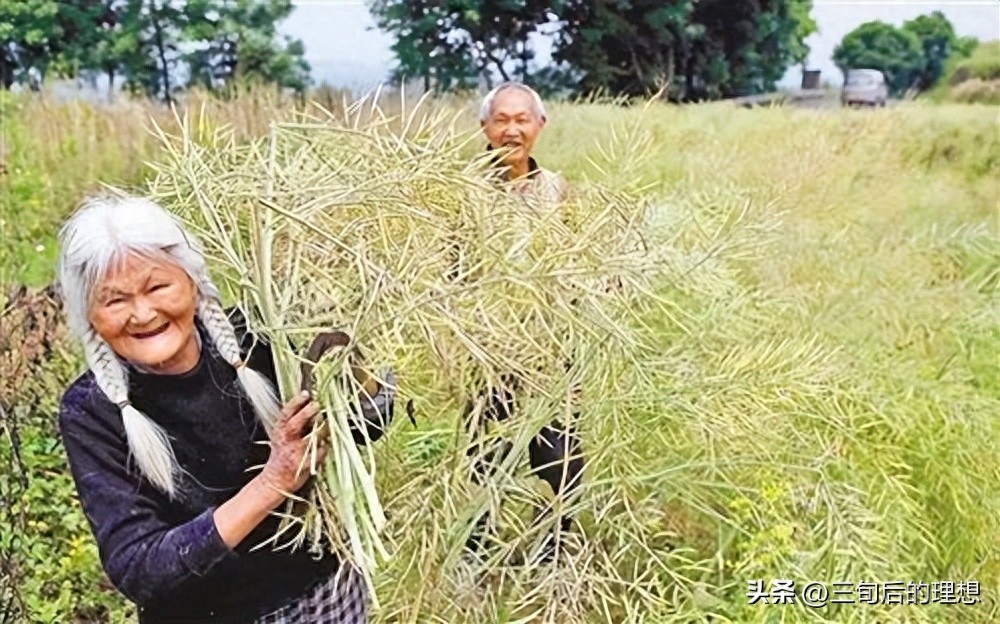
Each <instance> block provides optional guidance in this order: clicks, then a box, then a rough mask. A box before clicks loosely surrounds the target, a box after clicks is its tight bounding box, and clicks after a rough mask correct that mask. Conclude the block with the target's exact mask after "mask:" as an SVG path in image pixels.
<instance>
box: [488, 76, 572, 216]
mask: <svg viewBox="0 0 1000 624" xmlns="http://www.w3.org/2000/svg"><path fill="white" fill-rule="evenodd" d="M545 120H546V117H545V105H544V104H542V98H540V97H539V96H538V93H536V92H535V90H534V89H532V88H531V87H529V86H527V85H523V84H521V83H518V82H508V83H504V84H502V85H500V86H499V87H497V88H495V89H493V90H492V91H490V92H489V93H488V94H487V95H486V97H485V98H483V103H482V106H481V107H480V109H479V125H480V126H481V127H482V129H483V133H484V134H485V135H486V138H487V140H489V144H488V145H487V147H486V149H488V150H503V153H502V154H501V155H500V156H498V158H497V165H498V166H501V167H504V168H505V171H504V172H503V174H502V175H503V178H504V179H505V180H507V181H509V182H511V183H512V185H511V188H512V190H513V191H514V192H515V193H520V194H527V193H532V194H534V195H536V196H537V197H538V198H539V199H541V200H542V201H546V202H553V203H558V202H560V201H562V200H563V199H565V196H566V181H565V180H563V179H562V176H560V175H559V174H557V173H555V172H552V171H549V170H548V169H542V168H540V167H539V166H538V163H537V162H536V161H535V159H534V158H533V157H532V156H531V150H532V148H533V147H534V146H535V140H536V139H537V138H538V135H539V134H541V132H542V129H543V128H545Z"/></svg>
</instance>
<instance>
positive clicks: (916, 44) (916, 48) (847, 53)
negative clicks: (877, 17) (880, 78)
mask: <svg viewBox="0 0 1000 624" xmlns="http://www.w3.org/2000/svg"><path fill="white" fill-rule="evenodd" d="M833 62H834V63H836V65H837V67H839V68H840V70H841V71H842V72H844V75H845V76H846V75H847V71H848V70H850V69H855V68H858V69H862V68H864V69H877V70H879V71H881V72H882V73H883V74H884V75H885V79H886V83H887V84H888V86H889V91H890V93H893V94H900V93H903V92H904V91H906V90H907V89H909V88H910V87H911V86H913V85H914V84H915V83H916V82H917V81H918V80H919V77H920V76H921V74H922V72H923V71H924V68H925V67H926V62H925V60H924V53H923V49H922V47H921V45H920V39H919V38H918V37H917V36H916V35H915V34H913V33H912V32H909V31H906V30H901V29H898V28H895V27H894V26H892V25H891V24H886V23H885V22H881V21H874V22H866V23H864V24H862V25H860V26H858V27H857V28H855V29H854V30H852V31H851V32H849V33H847V34H846V35H845V36H844V39H843V40H842V41H841V42H840V43H839V44H838V45H837V47H836V48H834V50H833Z"/></svg>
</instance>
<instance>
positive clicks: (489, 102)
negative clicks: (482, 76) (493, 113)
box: [479, 81, 545, 121]
mask: <svg viewBox="0 0 1000 624" xmlns="http://www.w3.org/2000/svg"><path fill="white" fill-rule="evenodd" d="M507 89H519V90H521V91H524V92H525V93H527V94H529V95H531V99H532V100H534V104H535V113H536V114H537V115H538V116H539V117H540V118H541V119H542V120H545V104H543V103H542V98H541V96H539V95H538V92H537V91H535V90H534V89H532V88H531V87H529V86H528V85H526V84H524V83H523V82H515V81H511V82H505V83H503V84H501V85H499V86H497V87H495V88H494V89H493V90H492V91H490V92H489V93H487V94H486V97H484V98H483V104H482V106H480V107H479V121H486V120H487V119H489V118H490V109H491V108H492V107H493V99H494V98H495V97H496V96H497V94H498V93H500V92H501V91H506V90H507Z"/></svg>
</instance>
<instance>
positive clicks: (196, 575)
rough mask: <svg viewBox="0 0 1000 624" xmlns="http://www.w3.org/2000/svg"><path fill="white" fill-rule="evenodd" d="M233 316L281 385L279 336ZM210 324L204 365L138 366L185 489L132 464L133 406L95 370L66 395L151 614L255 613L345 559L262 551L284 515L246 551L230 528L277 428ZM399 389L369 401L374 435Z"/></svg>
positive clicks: (94, 505)
mask: <svg viewBox="0 0 1000 624" xmlns="http://www.w3.org/2000/svg"><path fill="white" fill-rule="evenodd" d="M231 317H232V318H233V321H234V325H236V326H237V334H238V335H239V336H241V342H242V346H243V349H244V359H245V360H246V361H247V362H248V365H249V366H250V367H252V368H253V369H254V370H257V371H259V372H261V373H262V374H264V375H265V376H266V377H268V378H270V379H271V380H272V383H276V380H275V371H274V365H273V361H272V359H271V351H270V348H269V346H268V345H267V344H266V343H264V342H262V341H257V342H256V344H254V341H253V338H252V336H251V335H249V334H247V333H246V332H245V330H244V329H243V328H244V327H245V326H244V324H243V319H242V315H240V314H239V313H233V314H231ZM198 330H199V331H200V332H201V334H202V344H203V345H204V348H202V352H201V357H200V359H199V362H198V364H197V366H196V367H195V368H194V369H193V370H192V371H190V372H188V373H185V374H182V375H152V374H144V373H142V372H139V371H138V370H135V369H134V368H131V367H129V398H130V400H131V401H132V404H133V405H134V406H135V407H136V408H137V409H139V410H140V411H141V412H143V413H144V414H146V415H147V416H149V417H150V418H152V419H153V420H154V421H156V422H157V423H158V424H160V425H161V426H162V427H163V428H164V429H165V430H166V431H167V433H168V435H169V436H170V438H171V445H172V448H173V450H174V453H175V454H176V456H177V460H178V463H179V464H180V466H181V467H182V468H183V471H184V475H183V476H182V477H181V478H180V479H179V481H178V485H179V489H180V492H181V496H180V497H178V499H175V500H173V501H171V500H169V499H168V498H167V496H166V495H165V494H163V493H161V492H160V491H159V490H157V489H155V488H153V487H152V486H151V485H150V484H149V483H148V482H147V481H145V480H144V479H142V478H141V477H140V476H139V473H138V472H137V469H135V468H134V467H133V466H132V465H131V463H130V458H129V451H128V444H127V442H126V439H125V431H124V428H123V426H122V418H121V413H120V411H119V409H118V407H117V406H116V405H114V404H113V403H111V401H110V400H109V399H108V398H107V396H105V395H104V393H103V392H102V391H101V390H100V389H99V388H98V387H97V384H96V382H95V381H94V376H93V374H92V373H91V372H89V371H88V372H87V373H85V374H84V375H82V376H81V377H79V378H78V379H77V380H76V381H74V382H73V383H72V385H70V387H69V389H68V390H67V391H66V393H65V394H64V395H63V398H62V402H61V404H60V414H59V428H60V432H61V434H62V439H63V443H64V445H65V447H66V453H67V456H68V458H69V465H70V469H71V471H72V474H73V479H74V481H75V483H76V489H77V493H78V495H79V498H80V501H81V503H82V505H83V510H84V513H85V514H86V516H87V519H88V521H89V522H90V525H91V528H92V530H93V533H94V537H95V538H96V540H97V545H98V549H99V551H100V557H101V563H102V564H103V566H104V570H105V572H106V573H107V575H108V577H109V578H110V579H111V582H112V583H114V585H115V587H117V588H118V590H119V591H121V592H122V593H123V594H124V595H125V596H126V597H128V599H129V600H131V601H132V602H134V603H135V604H136V605H137V606H138V608H139V619H140V622H143V623H157V622H185V623H187V624H195V623H200V622H227V623H228V622H251V621H253V620H254V619H255V618H257V617H259V616H261V615H263V614H266V613H269V612H271V611H273V610H275V609H278V608H280V607H282V606H284V605H285V604H287V603H289V602H291V601H292V600H294V599H295V598H297V597H298V596H300V595H302V594H303V593H304V592H306V591H307V590H308V589H309V588H310V587H311V586H312V585H314V584H316V583H318V582H321V581H323V580H325V579H326V578H327V577H328V576H329V575H330V574H332V573H333V572H335V571H336V570H337V569H338V567H339V563H338V561H337V560H336V559H335V558H334V557H332V556H330V555H329V554H327V555H325V556H323V557H322V558H318V559H317V558H315V557H314V555H313V554H311V553H308V552H306V551H305V550H304V549H300V550H298V551H296V552H288V550H282V551H279V552H275V551H273V550H272V549H271V548H270V547H269V546H264V547H262V548H260V549H257V550H255V551H254V552H251V549H252V548H253V547H254V546H256V545H258V544H260V543H262V542H264V541H266V540H267V539H268V538H270V537H272V536H273V535H274V533H275V531H276V529H277V526H278V524H277V523H278V520H277V519H276V518H274V517H271V518H268V519H267V520H265V521H264V522H263V523H261V525H260V526H258V527H257V528H256V529H255V530H254V531H253V532H252V533H251V534H250V535H249V536H248V537H247V538H246V539H245V540H243V542H242V543H241V544H239V545H238V546H237V547H236V549H234V550H230V549H229V548H228V547H227V546H226V544H225V543H224V542H223V541H222V538H221V537H220V536H219V533H218V531H217V530H216V528H215V522H214V521H213V518H212V514H213V512H214V511H215V509H216V508H217V507H218V506H219V505H220V504H222V503H223V502H225V501H226V500H227V499H229V498H231V497H232V496H233V495H234V494H236V492H237V491H239V489H240V488H242V487H243V486H244V485H245V484H246V483H247V482H249V481H250V479H251V478H253V476H254V475H255V474H256V472H257V471H258V470H259V468H260V466H262V465H263V464H264V463H265V462H266V461H267V456H268V447H267V446H266V444H263V442H265V441H266V440H267V436H266V433H265V432H264V430H263V427H262V426H261V425H260V424H259V422H258V420H257V418H256V416H255V415H254V411H253V407H252V406H251V405H250V403H249V401H248V400H247V399H246V398H245V396H244V394H243V393H242V391H241V387H240V385H239V382H238V380H237V378H236V371H235V369H233V367H232V366H231V365H230V364H229V363H227V362H226V361H225V360H224V359H223V358H222V357H221V356H220V355H219V353H218V352H217V351H216V349H215V347H214V345H213V344H212V341H211V340H210V339H209V338H208V336H207V335H206V334H205V331H204V328H203V327H202V326H201V324H200V323H198ZM251 345H254V346H253V349H252V351H251V350H250V346H251ZM248 352H249V353H248ZM392 397H393V393H392V392H391V391H390V390H389V389H388V388H386V387H383V389H382V390H381V391H380V396H377V397H375V399H376V401H375V403H376V405H375V406H371V405H369V406H368V409H365V410H364V411H365V414H364V416H365V419H366V424H367V429H368V434H369V436H370V438H371V439H373V440H374V439H377V438H378V437H379V436H380V435H381V433H382V423H386V424H387V423H388V421H389V419H390V418H391V415H392ZM376 423H377V424H376ZM358 433H359V432H358Z"/></svg>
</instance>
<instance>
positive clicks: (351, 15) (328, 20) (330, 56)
mask: <svg viewBox="0 0 1000 624" xmlns="http://www.w3.org/2000/svg"><path fill="white" fill-rule="evenodd" d="M294 4H295V6H296V9H295V11H294V12H293V13H292V15H291V16H290V17H289V18H288V19H287V20H286V21H285V22H284V24H283V28H282V30H283V31H284V32H285V33H287V34H289V35H292V36H293V37H297V38H299V39H301V40H302V41H303V43H305V46H306V59H307V60H308V61H309V63H310V64H311V65H312V68H313V70H312V73H313V79H314V80H315V81H316V82H317V83H320V82H327V83H329V84H331V85H333V86H338V87H349V88H352V89H355V90H365V89H370V88H372V87H374V86H375V85H377V84H378V83H379V82H380V81H384V80H386V78H387V76H388V74H389V72H390V71H391V69H392V67H393V64H394V60H393V55H392V51H391V50H390V49H389V46H390V45H391V43H392V39H391V38H390V37H389V36H388V35H387V34H386V33H384V32H381V31H379V30H377V29H375V26H374V23H373V21H372V18H371V15H370V14H369V13H368V8H367V6H366V4H365V3H364V2H362V0H296V1H295V3H294ZM935 10H938V11H941V12H942V13H944V14H945V15H946V16H947V17H948V19H949V20H950V21H951V23H952V24H953V25H954V26H955V30H956V31H957V32H958V34H959V35H960V36H966V35H969V36H973V37H976V38H978V39H980V40H983V41H989V40H994V39H1000V0H938V1H936V2H934V1H929V0H813V11H812V15H813V19H815V20H816V22H817V24H818V26H819V32H818V33H817V34H815V35H813V36H812V37H810V38H809V39H807V41H806V43H808V44H809V46H810V48H811V50H812V52H811V53H810V56H809V60H808V65H809V67H810V68H811V69H819V70H821V72H822V79H823V80H829V81H831V82H833V83H839V82H840V81H841V76H840V72H839V71H838V70H837V69H836V67H835V66H834V65H833V63H832V62H831V61H830V56H831V55H832V54H833V48H834V46H836V45H837V43H839V42H840V40H841V39H842V38H843V36H844V35H845V34H846V33H848V32H849V31H851V30H852V29H854V28H855V27H857V26H858V25H859V24H861V23H863V22H868V21H872V20H882V21H885V22H889V23H891V24H896V25H900V24H902V23H903V22H904V21H906V20H908V19H912V18H913V17H916V16H917V15H920V14H922V13H930V12H931V11H935ZM548 52H549V51H548V49H547V46H546V45H545V43H544V42H542V43H541V45H539V47H538V60H539V61H541V62H544V61H545V60H546V59H547V58H548ZM799 77H800V71H799V68H793V69H791V70H789V72H788V74H787V75H786V77H785V79H784V80H783V81H782V83H783V84H786V85H788V86H796V85H798V82H799V79H800V78H799Z"/></svg>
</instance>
